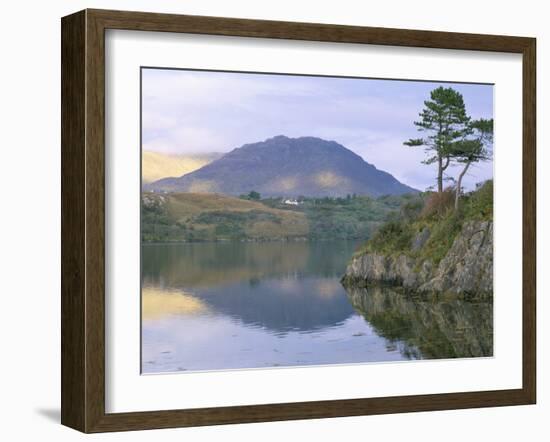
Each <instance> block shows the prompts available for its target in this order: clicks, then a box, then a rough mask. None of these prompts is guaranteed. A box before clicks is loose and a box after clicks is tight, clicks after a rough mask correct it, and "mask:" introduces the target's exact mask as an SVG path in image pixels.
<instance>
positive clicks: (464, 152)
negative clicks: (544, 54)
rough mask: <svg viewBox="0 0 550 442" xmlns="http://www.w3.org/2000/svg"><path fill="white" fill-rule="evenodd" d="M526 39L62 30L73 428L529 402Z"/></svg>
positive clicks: (196, 21)
mask: <svg viewBox="0 0 550 442" xmlns="http://www.w3.org/2000/svg"><path fill="white" fill-rule="evenodd" d="M535 53H536V46H535V39H532V38H526V37H512V36H495V35H473V34H457V33H447V32H432V31H419V30H404V29H383V28H369V27H350V26H340V25H327V24H312V23H291V22H276V21H260V20H241V19H235V18H218V17H199V16H184V15H167V14H153V13H140V12H122V11H105V10H85V11H81V12H78V13H75V14H73V15H70V16H67V17H64V18H63V19H62V177H61V179H62V343H61V344H62V413H61V415H62V423H63V424H64V425H67V426H69V427H72V428H75V429H78V430H80V431H83V432H103V431H122V430H140V429H151V428H168V427H183V426H195V425H215V424H228V423H240V422H261V421H276V420H288V419H311V418H324V417H337V416H352V415H369V414H381V413H401V412H412V411H429V410H445V409H459V408H473V407H489V406H504V405H525V404H533V403H535V398H536V349H535V348H536V346H535V329H536V324H535V281H536V275H535V268H536V249H535V239H536V238H535V226H536V218H535V213H536V206H535V199H536V198H535V196H536V188H535V181H536V179H535V178H536V177H535V170H536V167H535V166H536V159H535V143H536V138H535V133H536V131H535V113H536V106H535V83H536V82H535Z"/></svg>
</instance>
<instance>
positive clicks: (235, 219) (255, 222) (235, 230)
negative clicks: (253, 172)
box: [141, 193, 308, 241]
mask: <svg viewBox="0 0 550 442" xmlns="http://www.w3.org/2000/svg"><path fill="white" fill-rule="evenodd" d="M307 234H308V223H307V220H306V217H305V215H304V214H302V213H299V212H295V211H292V210H282V209H276V208H271V207H268V206H266V205H264V204H262V203H260V202H256V201H248V200H243V199H239V198H234V197H231V196H226V195H219V194H200V193H171V194H163V195H161V194H155V193H144V194H143V196H142V228H141V235H142V240H143V241H214V240H216V241H220V240H243V239H250V240H275V239H278V240H284V239H291V238H305V237H306V236H307Z"/></svg>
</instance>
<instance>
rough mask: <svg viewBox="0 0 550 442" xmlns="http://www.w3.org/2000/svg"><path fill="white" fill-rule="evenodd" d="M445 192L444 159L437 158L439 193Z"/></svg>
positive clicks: (439, 156)
mask: <svg viewBox="0 0 550 442" xmlns="http://www.w3.org/2000/svg"><path fill="white" fill-rule="evenodd" d="M441 192H443V158H441V155H438V157H437V193H441Z"/></svg>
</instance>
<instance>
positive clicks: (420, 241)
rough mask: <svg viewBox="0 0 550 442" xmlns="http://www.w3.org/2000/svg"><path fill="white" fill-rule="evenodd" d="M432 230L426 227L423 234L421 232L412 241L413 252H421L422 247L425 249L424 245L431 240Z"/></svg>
mask: <svg viewBox="0 0 550 442" xmlns="http://www.w3.org/2000/svg"><path fill="white" fill-rule="evenodd" d="M430 233H431V232H430V229H428V228H427V227H424V228H423V229H422V231H421V232H419V233H418V234H417V235H416V236H415V237H414V239H413V241H412V250H413V252H416V251H417V250H420V249H421V248H422V247H424V244H426V241H428V239H429V238H430Z"/></svg>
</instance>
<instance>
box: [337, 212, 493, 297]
mask: <svg viewBox="0 0 550 442" xmlns="http://www.w3.org/2000/svg"><path fill="white" fill-rule="evenodd" d="M426 230H427V229H424V230H423V231H422V232H420V233H419V235H417V237H416V238H414V239H413V243H412V247H411V248H412V250H413V252H414V251H417V250H419V248H421V247H422V246H423V245H424V244H425V243H426V241H427V240H428V239H429V231H428V232H427V233H426ZM342 282H343V283H344V284H345V285H355V286H359V287H364V286H367V285H393V286H402V287H403V288H405V289H410V290H415V291H419V292H433V293H449V294H456V295H459V294H473V295H476V294H483V295H487V294H489V295H490V294H492V292H493V223H492V222H491V221H470V222H466V223H465V224H464V225H463V227H462V231H461V232H460V234H458V235H457V237H456V238H455V240H454V242H453V245H452V246H451V248H450V249H449V251H448V252H447V254H446V256H445V257H444V258H443V259H442V260H441V261H440V262H439V265H437V266H434V265H433V263H432V262H431V261H430V260H424V261H422V262H419V261H418V259H416V258H414V257H412V256H407V255H404V254H402V255H398V256H385V255H380V254H375V253H367V254H364V255H362V256H358V257H354V258H353V259H352V260H351V262H350V263H349V265H348V267H347V269H346V273H345V275H344V277H343V278H342Z"/></svg>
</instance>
